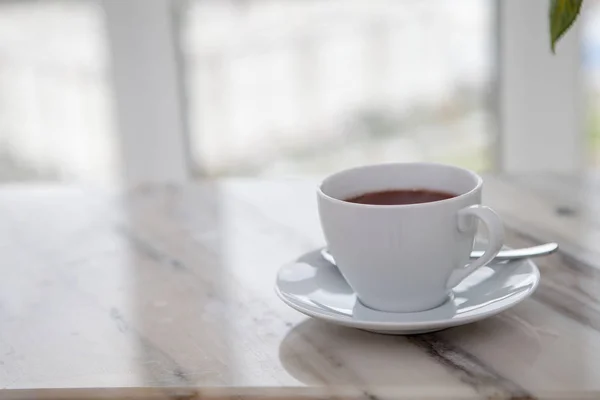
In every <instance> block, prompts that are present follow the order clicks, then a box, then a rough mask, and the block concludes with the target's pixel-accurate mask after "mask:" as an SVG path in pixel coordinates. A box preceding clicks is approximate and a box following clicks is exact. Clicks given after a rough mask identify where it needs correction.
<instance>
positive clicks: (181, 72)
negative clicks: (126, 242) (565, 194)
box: [0, 0, 600, 183]
mask: <svg viewBox="0 0 600 400" xmlns="http://www.w3.org/2000/svg"><path fill="white" fill-rule="evenodd" d="M502 1H503V0H460V1H448V0H303V1H290V0H172V1H170V0H144V1H140V0H112V1H111V0H107V1H94V0H37V1H33V0H14V1H10V0H0V179H1V180H2V181H22V180H37V181H40V180H42V181H76V182H80V181H83V182H100V183H112V182H118V181H121V180H123V177H124V176H126V175H127V173H126V172H124V171H126V170H128V168H129V169H130V170H131V169H133V170H135V169H136V168H137V170H138V171H139V170H144V171H150V174H152V171H159V172H158V174H157V175H158V176H160V177H165V176H166V177H167V178H168V177H169V174H170V173H171V172H169V171H174V170H175V171H176V172H174V173H173V174H174V175H176V178H181V175H182V173H181V172H180V171H179V170H183V175H184V176H185V178H186V179H196V178H201V177H222V176H286V177H287V176H303V175H311V176H315V175H317V176H318V175H323V174H327V173H330V172H332V171H335V170H338V169H341V168H345V167H348V166H352V165H358V164H365V163H375V162H387V161H416V160H428V161H439V162H445V163H453V164H458V165H461V166H466V167H468V168H473V169H476V170H478V171H488V170H497V169H499V168H501V167H502V166H501V165H499V163H498V158H499V155H498V152H499V151H510V146H508V147H509V149H508V150H507V149H506V146H504V147H503V146H502V143H506V141H505V139H504V136H503V135H508V134H510V133H508V134H507V133H506V132H504V131H503V126H506V125H505V124H503V118H504V116H503V114H502V113H499V111H498V107H499V101H498V96H499V91H501V90H502V88H503V86H502V85H501V84H500V80H501V79H502V76H503V68H505V67H503V65H505V64H503V63H502V57H516V56H514V54H515V51H507V50H506V49H507V46H504V47H503V46H502V41H501V40H500V38H501V34H500V32H501V31H502V29H503V28H506V26H505V24H510V23H511V22H510V21H508V22H507V21H506V20H505V19H503V18H502V17H501V15H499V14H501V12H502V11H501V7H502V5H499V2H502ZM531 1H532V2H535V3H538V6H536V7H537V8H536V9H537V10H538V11H539V10H542V11H541V12H540V15H539V18H540V21H543V20H544V19H545V18H546V17H547V12H546V7H547V1H544V0H531ZM586 2H587V4H586V7H585V14H584V18H583V19H581V20H580V21H579V22H578V25H579V27H578V28H577V29H576V30H575V32H574V33H572V34H571V33H570V35H573V36H575V35H577V36H576V37H575V38H574V39H572V40H571V41H572V42H573V44H570V43H566V44H561V45H560V46H565V47H567V46H572V47H574V48H575V46H576V48H575V50H573V51H571V52H570V50H569V49H567V50H564V49H561V47H560V46H559V48H558V52H559V53H563V54H558V55H557V56H554V57H569V54H576V55H577V60H576V62H575V63H571V64H569V67H568V69H569V70H568V71H566V72H565V71H564V70H562V69H561V71H562V72H560V71H559V74H561V73H562V74H563V75H565V74H566V75H568V76H573V75H574V74H575V75H576V76H577V77H578V79H579V82H581V86H578V87H576V88H575V87H574V88H573V89H572V90H573V91H574V92H577V95H581V98H582V102H581V104H580V105H579V104H578V109H580V110H581V112H580V113H579V114H577V115H576V116H574V117H573V118H578V119H579V120H580V123H579V122H578V123H575V124H574V125H573V129H577V133H576V134H577V135H579V134H580V135H581V143H582V144H581V146H580V147H581V154H580V156H581V157H583V159H584V161H583V164H584V169H588V170H592V169H594V168H596V167H597V166H598V164H599V163H600V3H599V2H598V1H592V0H586ZM530 8H531V7H530ZM538 11H535V12H536V13H537V12H538ZM531 12H534V11H531ZM538 37H540V38H542V39H541V40H544V41H547V40H548V39H547V32H546V31H543V32H540V33H539V34H538ZM526 39H527V38H526V37H524V42H526V41H527V40H526ZM510 45H511V46H512V45H513V44H510ZM533 45H539V44H535V43H534V44H533ZM514 46H527V43H523V44H521V43H514ZM544 46H547V43H544ZM542 50H543V51H544V52H546V53H549V48H548V47H544V48H543V49H542ZM542 50H540V51H542ZM523 51H527V50H526V49H525V50H523ZM516 53H517V54H518V52H516ZM548 57H549V58H548V59H549V60H552V59H551V58H550V57H552V56H550V55H549V56H548ZM509 61H510V60H509ZM517 61H518V60H517ZM544 62H548V61H544ZM549 62H553V61H549ZM572 65H576V67H573V66H572ZM561 68H562V67H561ZM565 68H567V67H565ZM532 74H534V75H535V71H533V72H532ZM523 79H525V78H523ZM557 79H560V78H557ZM547 85H553V79H550V78H548V82H547ZM527 90H529V89H527ZM532 90H535V88H534V89H532ZM534 94H535V93H534ZM539 97H540V99H542V98H543V97H544V93H542V92H540V94H539ZM541 101H543V100H541ZM533 114H535V113H533ZM550 114H552V113H550ZM527 118H529V117H527ZM531 118H547V119H549V120H551V118H553V116H552V115H547V116H544V115H532V116H531ZM579 131H581V132H579ZM567 133H568V134H570V135H572V134H573V133H572V132H557V133H556V134H555V133H549V134H548V137H549V138H550V139H549V140H551V138H552V137H554V135H561V134H567ZM578 140H579V139H578ZM513 141H514V140H513ZM511 146H512V145H511ZM569 157H573V156H569ZM500 158H501V156H500ZM531 162H532V163H535V160H532V161H531ZM148 164H151V165H152V168H146V167H145V166H146V165H148ZM500 164H501V163H500ZM131 165H133V166H131ZM163 166H164V168H163ZM163 170H164V171H166V172H165V174H162V171H163ZM161 174H162V175H161ZM133 175H135V176H136V177H137V178H139V177H140V176H141V175H143V174H140V173H137V175H136V173H133V174H132V176H133ZM150 178H152V176H150ZM138 180H139V179H138Z"/></svg>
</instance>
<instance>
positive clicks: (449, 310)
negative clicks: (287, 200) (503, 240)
mask: <svg viewBox="0 0 600 400" xmlns="http://www.w3.org/2000/svg"><path fill="white" fill-rule="evenodd" d="M539 282H540V273H539V271H538V269H537V267H536V266H535V264H534V263H533V262H532V261H531V260H521V261H513V262H509V263H495V264H494V263H492V264H490V265H488V266H487V267H483V268H480V269H478V270H477V271H475V272H474V273H473V274H471V275H470V276H468V277H467V278H466V279H465V280H464V281H462V282H461V283H460V284H459V285H458V286H456V287H455V288H454V290H453V295H452V296H451V298H450V299H449V300H448V301H447V302H446V303H445V304H443V305H441V306H440V307H437V308H434V309H432V310H427V311H421V312H416V313H388V312H382V311H376V310H373V309H370V308H368V307H366V306H364V305H362V303H360V302H359V301H357V300H356V295H355V294H354V292H353V291H352V289H351V288H350V286H348V284H347V283H346V281H345V280H344V278H343V277H342V275H341V274H340V272H339V271H338V269H337V267H336V266H334V265H333V264H331V263H329V262H328V261H325V260H324V259H323V258H322V256H321V252H320V250H315V251H313V252H310V253H307V254H304V255H303V256H301V257H300V258H299V259H298V260H296V262H294V263H291V264H288V265H285V266H283V267H282V268H281V269H280V270H279V273H278V274H277V282H276V286H275V290H276V292H277V294H278V295H279V297H280V298H281V299H282V300H283V301H284V302H285V303H286V304H287V305H289V306H290V307H292V308H294V309H296V310H298V311H300V312H301V313H304V314H306V315H308V316H311V317H314V318H317V319H322V320H324V321H327V322H331V323H334V324H338V325H344V326H349V327H353V328H359V329H364V330H368V331H373V332H378V333H386V334H393V335H410V334H416V333H425V332H433V331H438V330H441V329H445V328H449V327H452V326H458V325H464V324H467V323H470V322H474V321H478V320H481V319H484V318H487V317H490V316H492V315H495V314H498V313H500V312H502V311H504V310H506V309H508V308H510V307H512V306H514V305H516V304H518V303H519V302H521V301H523V300H524V299H526V298H527V297H529V296H530V295H531V294H532V293H533V292H534V291H535V289H536V288H537V286H538V284H539Z"/></svg>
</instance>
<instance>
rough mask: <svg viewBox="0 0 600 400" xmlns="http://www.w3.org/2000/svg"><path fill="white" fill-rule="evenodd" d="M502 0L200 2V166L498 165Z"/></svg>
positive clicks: (203, 169)
mask: <svg viewBox="0 0 600 400" xmlns="http://www.w3.org/2000/svg"><path fill="white" fill-rule="evenodd" d="M494 9H495V8H494V3H493V1H491V0H461V1H447V0H381V1H369V0H329V1H318V0H305V1H283V0H195V1H194V0H191V1H190V2H189V3H187V7H186V8H185V10H184V13H183V21H182V49H183V50H182V51H183V59H184V68H185V73H186V81H185V82H186V84H185V90H186V91H187V98H188V103H189V104H188V106H189V109H188V121H189V125H190V127H191V145H192V148H191V153H192V158H193V159H194V160H195V164H196V167H197V171H196V172H197V173H199V174H202V175H205V174H206V175H238V174H242V173H243V174H315V173H316V174H319V173H324V172H328V171H331V170H336V169H339V168H343V167H347V166H351V165H356V164H362V163H373V162H388V161H413V160H432V161H440V162H450V163H456V164H460V165H463V166H467V167H470V168H475V169H477V170H485V169H487V168H488V167H489V166H490V163H491V161H490V158H491V157H490V154H489V153H490V150H489V148H490V145H491V143H492V141H493V139H494V135H493V134H492V132H494V122H493V118H492V112H491V107H490V103H491V102H490V101H489V99H490V95H491V94H492V93H491V88H492V77H493V71H492V60H493V58H494V57H493V56H494V52H495V48H494V45H493V43H494V32H495V31H494V27H493V20H494V18H493V15H492V14H493V12H494Z"/></svg>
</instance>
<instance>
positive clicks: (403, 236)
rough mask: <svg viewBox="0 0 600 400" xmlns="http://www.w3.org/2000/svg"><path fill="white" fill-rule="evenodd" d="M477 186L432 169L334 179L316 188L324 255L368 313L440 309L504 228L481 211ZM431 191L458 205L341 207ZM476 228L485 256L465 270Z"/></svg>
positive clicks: (366, 171)
mask: <svg viewBox="0 0 600 400" xmlns="http://www.w3.org/2000/svg"><path fill="white" fill-rule="evenodd" d="M482 185H483V180H482V179H481V177H480V176H479V175H477V174H476V173H474V172H471V171H469V170H466V169H462V168H458V167H454V166H449V165H441V164H432V163H407V164H400V163H398V164H381V165H369V166H364V167H358V168H353V169H348V170H345V171H342V172H338V173H336V174H334V175H331V176H329V177H328V178H326V179H325V180H324V181H323V183H322V184H321V185H320V186H319V188H318V204H319V216H320V219H321V226H322V227H323V232H324V234H325V239H326V241H327V246H328V247H329V251H330V252H331V254H332V255H333V257H334V258H335V260H336V264H337V266H338V268H339V269H340V271H341V273H342V275H343V276H344V278H345V279H346V280H347V281H348V284H349V285H350V286H351V287H352V289H354V291H355V292H356V294H357V296H358V298H359V300H360V301H361V302H362V303H363V304H364V305H366V306H367V307H370V308H373V309H377V310H381V311H390V312H416V311H423V310H428V309H431V308H434V307H437V306H439V305H441V304H443V303H444V302H445V301H446V300H447V299H448V296H449V294H450V293H451V291H452V288H453V287H454V286H456V285H457V284H458V283H460V282H461V281H462V280H463V279H464V278H465V277H466V276H467V275H469V274H471V273H472V272H473V271H475V270H476V269H477V268H480V267H482V266H484V265H486V264H487V263H489V262H490V261H491V260H492V259H493V258H494V257H495V256H496V254H498V251H500V248H501V247H502V241H503V237H504V230H503V226H502V221H501V219H500V218H499V217H498V215H497V214H496V213H495V212H494V211H492V210H491V209H490V208H488V207H485V206H482V205H481V190H482ZM393 189H429V190H436V191H443V192H449V193H452V194H455V195H456V197H452V198H450V199H446V200H441V201H435V202H430V203H420V204H407V205H369V204H357V203H350V202H348V201H345V200H347V199H349V198H352V197H355V196H358V195H361V194H365V193H370V192H378V191H384V190H393ZM477 220H481V221H482V222H483V225H484V226H485V227H486V228H487V231H488V248H487V250H486V252H485V254H484V255H483V256H482V257H480V258H478V259H476V260H474V261H473V262H472V263H470V264H468V262H469V253H470V252H471V250H472V248H473V240H474V238H475V233H476V230H477Z"/></svg>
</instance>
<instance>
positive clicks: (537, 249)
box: [471, 243, 558, 261]
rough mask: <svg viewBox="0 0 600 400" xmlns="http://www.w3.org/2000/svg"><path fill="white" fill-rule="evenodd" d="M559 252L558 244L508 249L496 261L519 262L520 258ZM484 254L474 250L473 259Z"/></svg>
mask: <svg viewBox="0 0 600 400" xmlns="http://www.w3.org/2000/svg"><path fill="white" fill-rule="evenodd" d="M556 250H558V244H556V243H545V244H541V245H539V246H533V247H525V248H522V249H508V250H501V251H500V252H499V253H498V255H497V256H496V257H494V260H499V261H506V260H517V259H520V258H530V257H539V256H545V255H548V254H552V253H554V252H555V251H556ZM481 254H483V251H480V250H474V251H472V252H471V258H474V257H479V256H481Z"/></svg>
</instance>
